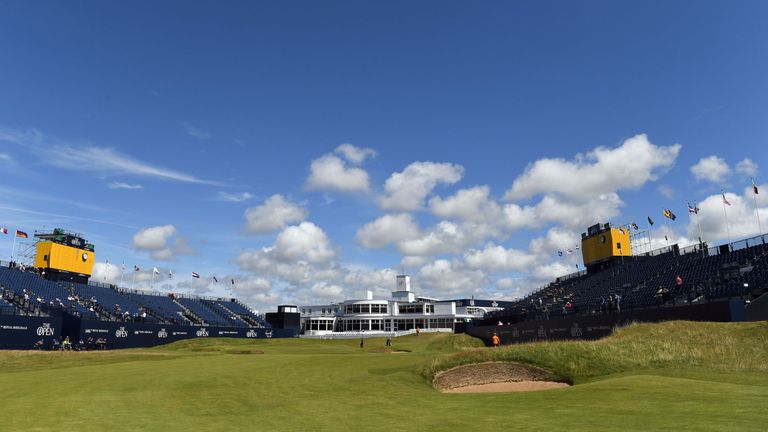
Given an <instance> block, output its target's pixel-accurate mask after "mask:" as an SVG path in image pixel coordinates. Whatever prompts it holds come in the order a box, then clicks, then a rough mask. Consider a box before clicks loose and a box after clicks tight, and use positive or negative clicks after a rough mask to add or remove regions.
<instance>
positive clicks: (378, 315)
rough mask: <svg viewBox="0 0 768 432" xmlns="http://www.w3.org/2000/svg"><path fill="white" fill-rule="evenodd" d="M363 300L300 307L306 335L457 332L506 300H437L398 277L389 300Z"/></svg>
mask: <svg viewBox="0 0 768 432" xmlns="http://www.w3.org/2000/svg"><path fill="white" fill-rule="evenodd" d="M367 294H368V295H367V298H366V299H363V300H345V301H343V302H341V303H338V304H327V305H316V306H299V313H300V314H301V328H302V332H303V334H305V335H328V334H334V333H337V334H338V333H341V334H359V333H366V332H369V333H392V332H402V331H408V330H414V329H416V328H418V329H421V330H424V331H454V329H455V328H456V324H457V323H462V324H463V323H467V322H470V321H472V320H474V319H479V318H483V316H484V315H485V313H486V312H490V311H494V310H500V309H503V308H504V306H505V304H504V305H503V304H500V303H507V302H496V301H492V300H474V299H469V300H436V299H431V298H426V297H417V296H416V295H415V294H414V293H413V292H411V278H410V276H408V275H399V276H397V288H396V290H395V291H393V292H392V298H390V299H388V300H374V299H373V295H372V293H371V292H370V291H369V292H368V293H367Z"/></svg>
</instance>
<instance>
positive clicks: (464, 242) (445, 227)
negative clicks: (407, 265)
mask: <svg viewBox="0 0 768 432" xmlns="http://www.w3.org/2000/svg"><path fill="white" fill-rule="evenodd" d="M479 234H480V233H478V232H477V231H474V230H471V229H469V230H468V229H464V226H462V225H459V224H456V223H453V222H448V221H441V222H439V223H438V224H437V225H435V226H434V227H432V229H431V230H429V231H427V232H425V233H424V234H422V236H421V237H417V238H413V239H407V240H403V241H401V242H400V243H398V245H397V247H398V249H399V250H400V252H401V253H403V254H404V255H409V256H433V255H439V254H445V253H458V252H460V251H461V250H462V249H464V248H465V247H467V246H469V245H471V244H474V243H476V242H478V241H482V239H483V237H484V236H482V235H479Z"/></svg>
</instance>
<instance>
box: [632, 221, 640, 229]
mask: <svg viewBox="0 0 768 432" xmlns="http://www.w3.org/2000/svg"><path fill="white" fill-rule="evenodd" d="M632 229H634V230H635V231H637V230H639V229H640V227H639V226H637V224H636V223H634V222H632Z"/></svg>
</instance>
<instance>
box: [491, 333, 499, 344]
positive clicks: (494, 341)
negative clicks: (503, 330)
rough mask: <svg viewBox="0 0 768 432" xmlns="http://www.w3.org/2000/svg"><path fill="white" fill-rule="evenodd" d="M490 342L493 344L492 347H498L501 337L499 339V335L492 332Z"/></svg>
mask: <svg viewBox="0 0 768 432" xmlns="http://www.w3.org/2000/svg"><path fill="white" fill-rule="evenodd" d="M491 343H492V344H493V347H494V348H498V347H499V345H500V344H501V339H499V336H498V335H496V333H494V334H493V336H491Z"/></svg>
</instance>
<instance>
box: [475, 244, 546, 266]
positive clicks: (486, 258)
mask: <svg viewBox="0 0 768 432" xmlns="http://www.w3.org/2000/svg"><path fill="white" fill-rule="evenodd" d="M464 262H465V263H466V264H467V267H469V268H470V269H474V270H487V271H491V272H499V271H517V272H522V271H525V270H527V269H529V268H530V267H531V266H532V265H534V264H536V262H537V257H536V256H535V255H531V254H529V253H527V252H523V251H519V250H515V249H505V248H504V247H503V246H498V245H495V244H493V243H491V244H489V245H487V246H486V247H485V248H484V249H482V250H477V249H470V250H469V251H467V252H465V253H464Z"/></svg>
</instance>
